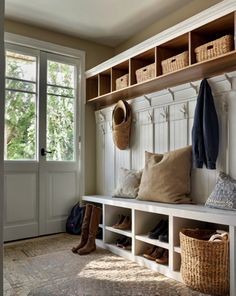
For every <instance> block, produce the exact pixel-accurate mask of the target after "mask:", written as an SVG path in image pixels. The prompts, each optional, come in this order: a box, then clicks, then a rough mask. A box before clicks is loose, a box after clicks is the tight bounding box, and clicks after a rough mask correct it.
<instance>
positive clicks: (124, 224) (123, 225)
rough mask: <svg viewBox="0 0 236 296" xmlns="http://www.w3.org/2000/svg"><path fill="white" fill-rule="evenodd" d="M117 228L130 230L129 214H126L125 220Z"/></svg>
mask: <svg viewBox="0 0 236 296" xmlns="http://www.w3.org/2000/svg"><path fill="white" fill-rule="evenodd" d="M115 228H117V229H121V230H130V229H131V220H130V217H129V216H125V219H124V220H123V222H122V223H121V224H119V225H117V226H116V227H115Z"/></svg>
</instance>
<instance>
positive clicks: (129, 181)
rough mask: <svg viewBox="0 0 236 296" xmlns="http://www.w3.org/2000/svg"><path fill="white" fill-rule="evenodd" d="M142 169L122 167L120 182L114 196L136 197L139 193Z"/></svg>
mask: <svg viewBox="0 0 236 296" xmlns="http://www.w3.org/2000/svg"><path fill="white" fill-rule="evenodd" d="M141 177H142V171H136V170H128V169H125V168H120V171H119V176H118V184H117V187H116V189H115V191H114V194H113V195H114V196H116V197H124V198H136V197H137V195H138V190H139V185H140V180H141Z"/></svg>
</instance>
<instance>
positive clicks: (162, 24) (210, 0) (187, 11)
mask: <svg viewBox="0 0 236 296" xmlns="http://www.w3.org/2000/svg"><path fill="white" fill-rule="evenodd" d="M221 1H222V0H207V1H206V0H192V1H189V4H187V5H186V6H185V7H184V8H181V9H176V11H175V12H174V13H172V14H170V15H169V16H168V17H165V18H162V19H160V20H158V21H156V22H155V23H153V24H152V25H151V26H149V27H147V28H146V29H144V30H143V31H141V32H139V33H138V34H136V35H134V36H133V37H132V38H130V39H128V40H127V41H125V42H124V43H122V44H120V45H119V46H118V47H116V48H115V54H118V53H120V52H122V51H124V50H126V49H128V48H130V47H132V46H134V45H136V44H138V43H140V42H142V41H144V40H146V39H148V38H150V37H152V36H154V35H156V34H158V33H160V32H162V31H164V30H166V29H168V28H169V27H171V26H174V25H176V24H178V23H180V22H182V21H184V20H186V19H187V18H189V17H191V16H193V15H195V14H197V13H199V12H201V11H203V10H205V9H207V8H209V7H210V6H212V5H214V4H217V3H219V2H221Z"/></svg>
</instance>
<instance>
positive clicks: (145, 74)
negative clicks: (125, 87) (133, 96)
mask: <svg viewBox="0 0 236 296" xmlns="http://www.w3.org/2000/svg"><path fill="white" fill-rule="evenodd" d="M155 66H156V64H155V63H154V64H150V65H148V66H146V67H143V68H140V69H138V70H136V72H135V73H136V79H137V83H140V82H142V81H146V80H149V79H152V78H154V77H155V68H156V67H155Z"/></svg>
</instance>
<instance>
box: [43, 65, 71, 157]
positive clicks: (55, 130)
mask: <svg viewBox="0 0 236 296" xmlns="http://www.w3.org/2000/svg"><path fill="white" fill-rule="evenodd" d="M75 70H76V69H75V66H74V65H70V64H67V63H62V62H58V61H54V60H48V61H47V151H46V159H47V160H49V161H73V160H75V110H76V109H75V94H76V88H75V80H76V76H75V75H76V71H75Z"/></svg>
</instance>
